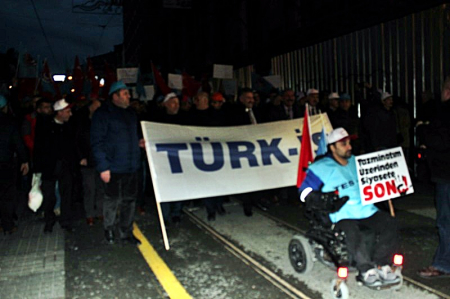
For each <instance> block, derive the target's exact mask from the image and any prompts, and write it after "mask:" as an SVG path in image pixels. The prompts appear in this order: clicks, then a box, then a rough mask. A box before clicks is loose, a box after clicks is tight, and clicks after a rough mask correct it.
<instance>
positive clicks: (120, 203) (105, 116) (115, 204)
mask: <svg viewBox="0 0 450 299" xmlns="http://www.w3.org/2000/svg"><path fill="white" fill-rule="evenodd" d="M109 96H110V101H108V102H106V103H105V104H104V105H102V106H101V107H100V108H98V109H97V110H96V111H95V113H94V115H93V117H92V124H91V147H92V153H93V156H94V161H95V165H96V169H97V171H98V172H99V173H100V178H101V179H102V181H103V185H104V191H105V197H104V199H103V217H104V219H103V228H104V230H105V239H106V241H107V242H108V243H109V244H114V243H115V222H116V216H117V211H118V209H120V213H119V221H118V222H119V233H120V239H121V241H122V243H128V244H132V245H138V244H140V241H139V240H138V239H137V238H136V237H135V236H134V235H133V221H134V214H135V207H136V200H137V196H138V171H139V168H140V159H141V158H140V157H141V156H140V155H141V152H140V149H139V147H140V146H141V147H143V140H140V139H139V135H138V119H137V115H136V113H135V111H134V110H133V109H132V108H131V107H130V92H129V91H128V87H127V86H126V85H125V83H123V82H122V81H117V82H114V83H113V84H112V85H111V88H110V90H109Z"/></svg>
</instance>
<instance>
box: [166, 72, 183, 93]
mask: <svg viewBox="0 0 450 299" xmlns="http://www.w3.org/2000/svg"><path fill="white" fill-rule="evenodd" d="M168 79H169V87H170V88H172V89H178V90H182V89H183V76H181V75H178V74H169V76H168Z"/></svg>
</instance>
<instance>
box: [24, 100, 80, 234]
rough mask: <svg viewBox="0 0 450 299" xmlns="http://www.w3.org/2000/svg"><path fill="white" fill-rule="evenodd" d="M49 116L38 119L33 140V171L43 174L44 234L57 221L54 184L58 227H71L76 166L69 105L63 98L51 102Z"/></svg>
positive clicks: (67, 228) (51, 228)
mask: <svg viewBox="0 0 450 299" xmlns="http://www.w3.org/2000/svg"><path fill="white" fill-rule="evenodd" d="M53 110H54V111H55V115H54V117H53V118H51V119H38V121H37V124H36V136H35V142H34V153H33V154H34V157H33V161H34V172H35V173H42V185H41V189H42V194H43V195H44V202H43V208H44V219H45V227H44V233H51V232H52V230H53V226H54V225H55V222H56V216H55V213H54V211H53V208H54V207H55V203H56V195H55V186H56V183H58V186H59V188H58V189H59V192H60V195H61V216H60V220H59V222H60V224H61V227H62V228H64V229H66V230H72V226H71V224H72V189H73V188H72V187H73V183H72V181H73V172H74V166H75V151H74V148H75V147H74V137H73V136H74V135H73V131H72V127H71V125H70V124H69V123H68V122H69V119H70V117H71V116H72V111H71V105H69V104H68V103H67V102H66V101H65V100H64V99H62V100H59V101H56V102H55V104H54V105H53Z"/></svg>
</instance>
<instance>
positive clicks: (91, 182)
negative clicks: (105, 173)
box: [81, 167, 104, 218]
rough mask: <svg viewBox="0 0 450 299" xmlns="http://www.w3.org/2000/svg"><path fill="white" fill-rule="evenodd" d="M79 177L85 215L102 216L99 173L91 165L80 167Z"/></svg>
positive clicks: (102, 193) (101, 186)
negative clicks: (81, 182) (81, 183)
mask: <svg viewBox="0 0 450 299" xmlns="http://www.w3.org/2000/svg"><path fill="white" fill-rule="evenodd" d="M81 177H82V180H83V203H84V210H85V212H86V217H87V218H91V217H96V216H103V197H104V189H103V184H102V180H101V179H100V174H99V173H98V172H97V171H96V170H95V168H93V167H82V168H81Z"/></svg>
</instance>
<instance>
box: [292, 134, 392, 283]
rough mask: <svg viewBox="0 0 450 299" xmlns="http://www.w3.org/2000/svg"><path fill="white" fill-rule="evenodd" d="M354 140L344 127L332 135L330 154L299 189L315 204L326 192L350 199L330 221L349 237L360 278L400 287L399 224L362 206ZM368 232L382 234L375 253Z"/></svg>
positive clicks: (373, 208) (315, 165) (310, 170)
mask: <svg viewBox="0 0 450 299" xmlns="http://www.w3.org/2000/svg"><path fill="white" fill-rule="evenodd" d="M353 138H354V137H353V136H350V135H349V134H348V133H347V131H345V129H343V128H337V129H334V130H333V131H331V132H330V134H329V135H328V140H327V141H328V152H327V155H326V156H325V157H324V158H322V159H320V160H318V161H316V162H314V163H313V164H311V165H310V166H309V167H308V170H307V175H306V178H305V180H304V181H303V182H302V184H301V186H300V188H299V192H300V198H301V199H302V200H303V201H304V200H306V201H309V200H311V201H314V200H317V199H318V198H320V197H321V196H322V193H324V194H323V195H326V193H330V195H331V194H332V196H335V194H336V193H337V194H339V196H340V197H348V198H349V199H348V201H347V202H346V203H345V204H344V205H343V206H342V207H341V208H340V209H339V210H338V211H337V212H334V213H330V214H329V221H330V222H331V223H333V224H335V225H336V229H338V230H341V231H343V232H344V233H345V235H346V244H347V249H348V252H349V255H350V256H351V259H352V260H353V261H354V262H355V264H356V268H357V269H358V271H359V275H358V277H357V279H358V280H359V281H361V282H362V283H363V284H364V285H366V286H369V287H377V286H381V285H388V284H397V283H399V282H400V278H399V277H398V276H397V274H396V273H394V272H393V271H392V269H391V267H390V263H391V261H392V258H393V256H394V253H395V250H396V247H397V223H396V221H395V219H394V218H392V217H391V216H389V215H388V214H387V213H385V212H383V211H380V210H378V208H377V207H376V206H375V205H373V204H369V205H363V204H362V201H361V196H360V190H359V184H358V176H357V171H356V163H355V156H353V155H352V146H351V144H350V140H351V139H353ZM367 231H372V232H374V233H375V234H376V235H378V238H377V239H376V240H377V241H376V242H375V243H374V244H373V245H374V247H373V248H374V250H373V254H371V249H370V248H369V246H367V244H366V243H367V242H366V238H367Z"/></svg>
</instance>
